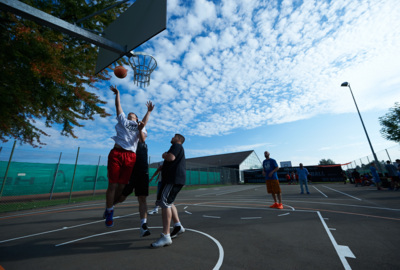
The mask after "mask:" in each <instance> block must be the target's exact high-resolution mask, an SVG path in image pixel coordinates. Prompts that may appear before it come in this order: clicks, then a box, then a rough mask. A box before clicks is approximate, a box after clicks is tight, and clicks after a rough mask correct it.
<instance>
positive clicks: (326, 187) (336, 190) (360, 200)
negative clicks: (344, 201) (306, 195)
mask: <svg viewBox="0 0 400 270" xmlns="http://www.w3.org/2000/svg"><path fill="white" fill-rule="evenodd" d="M322 186H323V187H324V188H327V189H330V190H333V191H335V192H338V193H340V194H343V195H346V196H348V197H350V198H353V199H356V200H359V201H362V199H360V198H357V197H354V196H351V195H350V194H347V193H344V192H341V191H339V190H336V189H333V188H330V187H327V186H325V185H322Z"/></svg>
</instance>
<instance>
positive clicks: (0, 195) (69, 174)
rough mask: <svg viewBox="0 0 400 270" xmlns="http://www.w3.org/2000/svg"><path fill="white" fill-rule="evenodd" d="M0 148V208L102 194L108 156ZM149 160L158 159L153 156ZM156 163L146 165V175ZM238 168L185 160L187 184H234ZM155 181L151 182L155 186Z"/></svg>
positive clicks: (153, 168) (150, 173) (150, 172)
mask: <svg viewBox="0 0 400 270" xmlns="http://www.w3.org/2000/svg"><path fill="white" fill-rule="evenodd" d="M13 149H14V147H13V148H4V147H1V148H0V177H1V178H0V187H1V190H0V210H1V206H2V205H4V204H7V203H12V202H18V201H26V200H52V199H55V198H69V201H70V200H71V198H72V196H82V195H86V196H88V195H89V196H92V195H93V196H94V195H98V194H104V193H105V190H106V189H107V186H108V178H107V156H106V155H97V154H92V153H84V152H83V151H80V150H81V149H79V148H78V149H76V151H66V152H55V151H54V152H52V151H45V150H42V149H32V150H26V149H18V147H16V148H15V150H13ZM149 160H154V161H155V160H157V159H154V158H152V157H150V158H149ZM156 167H157V164H156V163H154V162H153V163H152V164H150V166H149V176H150V177H151V176H152V175H153V174H154V172H155V171H156V169H157V168H156ZM238 181H239V173H238V170H236V169H232V168H224V167H212V166H209V165H204V164H194V163H190V162H187V164H186V185H210V184H236V183H238ZM156 185H157V184H156V183H155V181H152V182H151V183H150V186H151V187H156Z"/></svg>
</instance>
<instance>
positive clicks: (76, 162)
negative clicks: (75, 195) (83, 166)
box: [68, 147, 80, 203]
mask: <svg viewBox="0 0 400 270" xmlns="http://www.w3.org/2000/svg"><path fill="white" fill-rule="evenodd" d="M79 149H80V147H78V153H76V161H75V168H74V174H73V175H72V183H71V191H70V192H69V200H68V203H70V202H71V196H72V189H73V188H74V180H75V172H76V166H77V164H78V157H79Z"/></svg>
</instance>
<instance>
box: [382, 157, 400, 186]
mask: <svg viewBox="0 0 400 270" xmlns="http://www.w3.org/2000/svg"><path fill="white" fill-rule="evenodd" d="M385 168H386V170H387V172H388V174H389V177H390V179H391V181H390V188H389V190H394V189H395V188H396V190H398V189H399V176H398V172H399V171H398V168H397V167H396V166H395V165H393V164H392V163H391V162H390V160H388V161H386V165H385Z"/></svg>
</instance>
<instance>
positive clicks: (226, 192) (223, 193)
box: [195, 187, 254, 197]
mask: <svg viewBox="0 0 400 270" xmlns="http://www.w3.org/2000/svg"><path fill="white" fill-rule="evenodd" d="M253 188H254V187H247V188H241V189H240V190H231V191H224V192H220V193H216V192H211V193H205V194H200V195H196V196H195V197H202V196H207V195H215V196H219V195H225V194H230V193H236V192H241V191H245V190H249V189H253Z"/></svg>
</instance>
